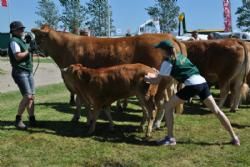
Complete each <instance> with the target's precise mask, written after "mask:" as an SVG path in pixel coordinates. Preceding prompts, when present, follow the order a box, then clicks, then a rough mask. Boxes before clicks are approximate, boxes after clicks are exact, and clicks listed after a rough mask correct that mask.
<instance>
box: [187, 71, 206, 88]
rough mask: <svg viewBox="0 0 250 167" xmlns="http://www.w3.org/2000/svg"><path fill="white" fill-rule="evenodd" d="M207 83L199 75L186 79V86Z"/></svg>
mask: <svg viewBox="0 0 250 167" xmlns="http://www.w3.org/2000/svg"><path fill="white" fill-rule="evenodd" d="M205 82H206V80H205V78H203V77H202V76H201V75H199V74H196V75H192V76H191V77H189V78H188V79H186V80H185V81H184V85H186V86H191V85H198V84H202V83H205Z"/></svg>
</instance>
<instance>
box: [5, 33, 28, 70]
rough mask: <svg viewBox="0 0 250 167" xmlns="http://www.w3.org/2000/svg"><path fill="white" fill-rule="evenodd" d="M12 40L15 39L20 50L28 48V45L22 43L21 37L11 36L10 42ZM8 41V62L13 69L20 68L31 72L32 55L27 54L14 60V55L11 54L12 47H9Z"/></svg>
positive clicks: (23, 50)
mask: <svg viewBox="0 0 250 167" xmlns="http://www.w3.org/2000/svg"><path fill="white" fill-rule="evenodd" d="M13 41H15V42H16V43H17V44H18V45H19V46H20V49H21V52H25V51H26V50H28V46H27V45H26V44H25V43H24V41H23V40H22V39H20V38H17V37H12V38H11V39H10V43H11V42H13ZM10 43H9V52H8V53H9V57H10V63H11V65H12V67H13V68H15V69H21V70H25V71H29V72H32V71H33V64H32V55H31V54H29V55H28V56H26V57H25V58H23V59H21V60H19V61H18V60H16V58H15V55H14V54H13V52H12V49H11V48H10Z"/></svg>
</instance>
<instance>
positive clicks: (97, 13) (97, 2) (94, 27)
mask: <svg viewBox="0 0 250 167" xmlns="http://www.w3.org/2000/svg"><path fill="white" fill-rule="evenodd" d="M86 5H87V12H88V16H89V21H88V26H89V27H90V28H91V32H92V33H93V34H94V35H95V36H110V33H111V32H113V31H114V29H115V27H114V26H113V24H112V23H113V19H112V12H111V6H110V5H109V3H108V0H90V1H89V2H88V3H86Z"/></svg>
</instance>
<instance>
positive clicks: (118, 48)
mask: <svg viewBox="0 0 250 167" xmlns="http://www.w3.org/2000/svg"><path fill="white" fill-rule="evenodd" d="M32 32H33V33H34V34H35V35H36V42H37V44H38V46H39V48H40V49H42V50H43V51H44V52H45V54H46V55H50V56H51V57H52V58H53V60H54V61H55V62H56V64H57V65H58V66H59V68H65V67H67V66H69V65H71V64H75V63H81V64H83V65H84V66H86V67H92V68H98V67H107V66H112V65H117V64H125V63H142V64H146V65H148V66H150V67H154V68H157V69H159V67H160V64H161V62H162V58H163V57H162V55H161V53H160V52H159V51H158V50H157V49H155V48H154V47H153V46H154V44H157V43H158V42H160V41H161V40H166V39H169V40H172V41H173V44H174V46H175V48H176V49H177V50H178V51H180V50H181V51H182V52H185V46H184V45H183V44H180V43H179V41H177V40H176V39H175V38H174V37H173V36H172V35H171V34H162V35H152V34H146V35H141V36H134V37H122V38H96V37H87V36H78V35H74V34H70V33H64V32H57V31H55V30H53V29H51V28H49V27H48V26H43V27H42V28H41V29H32ZM162 85H163V84H162ZM163 86H164V85H163ZM71 91H72V90H71ZM78 115H80V114H79V110H78V112H77V113H76V114H75V116H74V117H77V116H78Z"/></svg>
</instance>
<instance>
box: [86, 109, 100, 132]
mask: <svg viewBox="0 0 250 167" xmlns="http://www.w3.org/2000/svg"><path fill="white" fill-rule="evenodd" d="M100 109H101V108H94V109H93V112H92V114H91V117H92V118H91V121H90V127H89V131H88V135H91V134H93V133H94V131H95V127H96V121H97V118H98V116H99V113H100Z"/></svg>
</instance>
